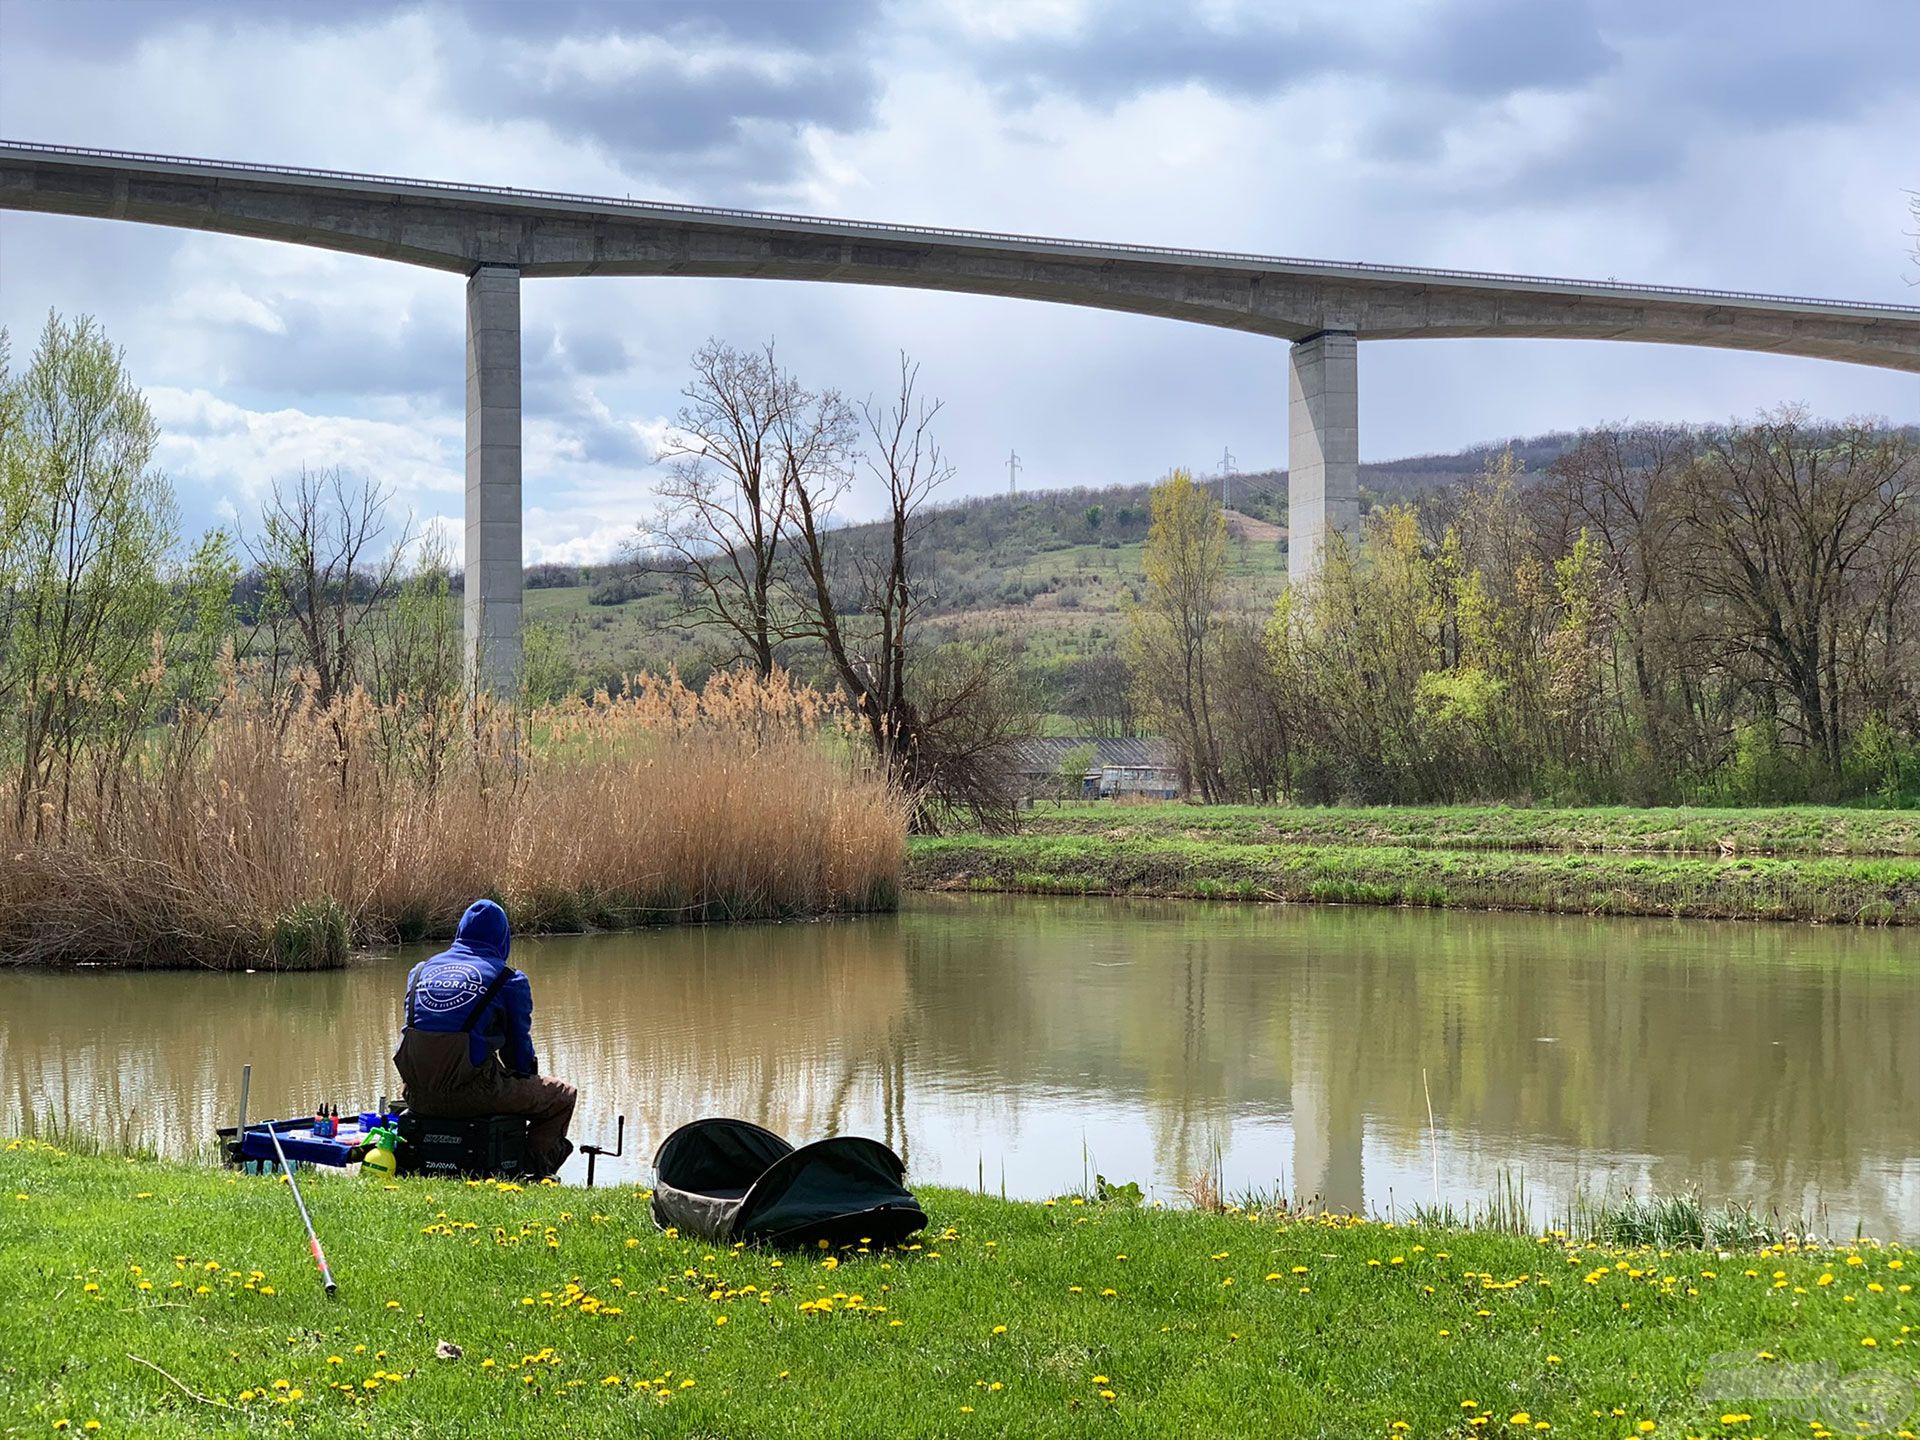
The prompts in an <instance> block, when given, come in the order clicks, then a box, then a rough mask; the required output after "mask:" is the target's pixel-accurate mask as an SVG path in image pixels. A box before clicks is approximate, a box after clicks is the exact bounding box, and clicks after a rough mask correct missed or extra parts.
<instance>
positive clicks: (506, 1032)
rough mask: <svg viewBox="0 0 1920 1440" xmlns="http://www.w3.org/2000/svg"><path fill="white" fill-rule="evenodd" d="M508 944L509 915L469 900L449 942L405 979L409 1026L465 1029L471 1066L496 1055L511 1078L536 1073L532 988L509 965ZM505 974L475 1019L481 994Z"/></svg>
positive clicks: (486, 903) (488, 903) (438, 1030)
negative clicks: (503, 979)
mask: <svg viewBox="0 0 1920 1440" xmlns="http://www.w3.org/2000/svg"><path fill="white" fill-rule="evenodd" d="M512 944H513V936H512V933H511V932H510V931H509V930H508V928H507V912H506V911H504V910H502V909H501V908H500V907H499V906H498V905H496V904H494V903H493V901H491V900H476V901H474V902H473V904H471V905H469V906H468V907H467V913H466V914H464V915H462V916H461V917H460V928H459V929H458V930H456V931H455V932H454V936H453V944H451V945H450V946H448V947H447V948H446V949H445V950H443V951H441V952H440V953H439V954H438V955H435V956H434V957H433V958H431V959H429V960H422V961H421V962H420V963H419V964H418V965H416V966H414V967H413V972H412V973H411V974H409V975H408V976H407V1028H408V1029H410V1030H424V1031H428V1032H430V1033H434V1034H442V1035H444V1034H459V1033H460V1032H461V1031H462V1030H466V1031H467V1032H468V1036H469V1038H468V1042H467V1058H468V1059H469V1060H471V1061H472V1062H473V1064H474V1066H475V1068H476V1069H477V1068H479V1067H481V1066H483V1065H485V1064H486V1063H487V1057H488V1056H490V1055H492V1054H493V1053H494V1052H495V1051H498V1052H499V1054H500V1060H501V1063H502V1064H504V1065H505V1066H506V1067H507V1070H508V1072H509V1073H510V1074H514V1075H536V1074H538V1073H539V1059H538V1057H536V1056H535V1054H534V1053H533V1033H532V1031H533V987H532V986H531V985H529V984H528V983H527V977H526V976H525V975H522V974H521V973H520V972H519V971H518V970H515V969H512V968H511V967H510V966H509V965H508V964H507V950H508V948H509V947H510V946H511V945H512ZM503 970H504V971H506V974H507V978H506V980H505V982H504V983H503V984H501V985H499V986H498V987H497V988H495V989H494V991H493V996H492V998H491V999H489V1000H488V1001H487V1003H486V1007H485V1009H483V1010H480V1011H479V1012H478V1013H477V1014H476V1013H475V1010H476V1007H477V1006H478V1005H479V1003H480V1000H481V997H482V996H484V995H486V994H487V989H488V987H489V986H491V985H492V984H493V981H494V979H495V977H496V976H498V975H499V974H500V972H501V971H503ZM470 1019H471V1021H472V1026H471V1028H470V1029H469V1026H468V1021H469V1020H470Z"/></svg>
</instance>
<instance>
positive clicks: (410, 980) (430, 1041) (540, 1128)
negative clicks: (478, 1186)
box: [393, 900, 576, 1176]
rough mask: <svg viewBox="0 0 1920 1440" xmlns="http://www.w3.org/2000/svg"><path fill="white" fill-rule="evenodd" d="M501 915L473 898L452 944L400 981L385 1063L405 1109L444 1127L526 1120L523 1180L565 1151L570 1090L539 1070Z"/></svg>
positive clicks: (526, 997) (526, 994) (526, 1003)
mask: <svg viewBox="0 0 1920 1440" xmlns="http://www.w3.org/2000/svg"><path fill="white" fill-rule="evenodd" d="M511 943H512V936H511V934H510V933H509V931H508V929H507V912H506V911H504V910H502V909H501V908H500V907H499V906H498V905H496V904H494V903H493V901H491V900H476V901H474V902H473V904H471V905H469V906H468V907H467V913H466V914H464V915H462V916H461V917H460V928H459V929H458V930H457V931H455V932H454V937H453V944H452V945H451V946H449V947H448V948H447V949H446V950H444V951H442V952H441V953H440V954H438V955H435V956H434V957H433V958H432V959H430V960H422V961H421V962H420V963H419V964H418V965H416V966H414V967H413V973H412V974H411V975H409V976H408V977H407V1028H406V1029H405V1031H403V1032H402V1033H401V1036H400V1048H399V1049H398V1050H396V1051H395V1052H394V1056H393V1065H394V1068H395V1069H396V1070H398V1071H399V1072H400V1079H401V1081H402V1083H403V1084H404V1086H405V1090H404V1094H405V1097H406V1102H407V1109H409V1110H411V1111H413V1112H414V1113H415V1114H418V1115H424V1116H429V1117H432V1118H435V1119H443V1120H467V1119H472V1118H474V1117H477V1116H481V1115H524V1116H526V1118H527V1120H528V1122H529V1123H528V1130H527V1149H526V1154H525V1156H524V1160H523V1166H524V1170H525V1173H526V1174H528V1175H530V1176H544V1175H551V1174H553V1173H554V1172H555V1171H556V1170H558V1169H559V1168H560V1165H561V1163H562V1162H563V1161H564V1160H565V1159H566V1158H567V1156H569V1155H571V1154H572V1153H573V1142H572V1141H570V1140H568V1139H567V1124H568V1122H569V1121H571V1120H572V1119H573V1105H574V1100H575V1098H576V1096H575V1092H574V1088H573V1086H571V1085H569V1084H567V1083H566V1082H565V1081H562V1080H550V1079H547V1078H545V1077H543V1076H542V1075H541V1074H540V1073H539V1062H538V1060H537V1059H536V1057H535V1055H534V1053H533V1036H532V1034H531V1027H532V1022H533V987H532V986H531V985H529V984H528V983H527V977H526V976H525V975H523V974H521V973H520V972H519V971H518V970H515V969H514V968H513V967H512V966H510V965H508V964H507V947H508V946H509V945H510V944H511Z"/></svg>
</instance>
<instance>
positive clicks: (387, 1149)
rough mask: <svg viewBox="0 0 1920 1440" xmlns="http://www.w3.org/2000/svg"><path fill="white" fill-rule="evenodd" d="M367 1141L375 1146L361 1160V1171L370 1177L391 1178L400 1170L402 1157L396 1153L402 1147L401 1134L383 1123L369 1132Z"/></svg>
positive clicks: (375, 1178)
mask: <svg viewBox="0 0 1920 1440" xmlns="http://www.w3.org/2000/svg"><path fill="white" fill-rule="evenodd" d="M367 1143H368V1144H369V1145H371V1146H372V1147H373V1148H372V1149H370V1150H368V1151H367V1153H366V1155H365V1157H364V1158H363V1159H362V1160H361V1161H360V1173H361V1174H362V1175H365V1176H367V1177H368V1178H369V1179H374V1180H391V1179H392V1178H393V1177H394V1176H395V1175H396V1174H398V1173H399V1170H400V1157H399V1156H397V1155H395V1154H394V1151H395V1150H397V1149H399V1147H400V1137H399V1135H398V1134H396V1133H395V1132H394V1131H393V1130H391V1129H389V1128H388V1127H387V1126H385V1125H382V1126H379V1127H378V1128H377V1129H374V1130H372V1131H370V1132H369V1133H368V1135H367Z"/></svg>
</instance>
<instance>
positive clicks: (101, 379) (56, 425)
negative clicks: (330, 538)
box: [0, 315, 177, 839]
mask: <svg viewBox="0 0 1920 1440" xmlns="http://www.w3.org/2000/svg"><path fill="white" fill-rule="evenodd" d="M0 389H4V390H5V391H7V392H8V395H7V399H6V400H5V402H4V404H0V411H4V416H3V417H0V436H3V437H4V438H0V589H4V591H5V592H6V595H7V600H6V602H5V604H6V606H7V610H8V615H7V618H6V620H5V621H4V622H0V642H3V643H4V649H3V650H0V701H4V702H5V715H6V726H7V733H6V736H5V742H4V743H5V744H6V746H7V749H8V751H9V759H10V761H11V764H12V768H13V771H14V776H15V793H14V817H13V818H14V824H15V827H16V829H17V831H18V832H19V833H21V834H23V835H26V834H30V835H32V836H33V837H34V838H36V839H40V838H44V837H45V836H47V835H48V834H49V833H50V832H51V833H55V834H57V835H59V836H61V837H64V836H65V835H66V833H67V828H68V821H69V816H70V814H71V810H72V803H73V800H74V793H75V787H76V784H77V783H84V781H85V780H86V778H87V777H86V775H85V773H84V771H85V769H86V764H87V762H88V761H89V760H90V759H93V758H96V750H97V747H99V746H101V745H102V744H103V743H104V744H106V745H107V746H109V747H110V749H115V750H117V751H118V752H119V753H120V754H122V755H124V753H125V751H126V749H127V746H128V745H129V744H130V743H131V740H132V737H133V735H134V734H135V733H136V732H137V731H138V729H139V728H140V727H141V726H142V725H143V724H144V723H145V722H146V721H147V719H148V718H149V716H150V715H151V713H152V710H153V707H154V706H155V704H156V703H157V702H158V699H159V697H160V695H161V693H162V685H163V682H164V680H165V660H166V640H167V635H168V633H169V630H170V628H171V624H170V622H171V619H172V616H171V613H170V612H171V610H172V606H173V599H174V597H173V595H172V593H171V592H170V589H169V586H168V585H167V583H166V582H165V579H164V578H163V575H162V568H163V566H164V565H165V564H166V562H167V557H168V554H169V552H170V551H171V550H172V548H173V544H174V541H175V538H176V535H177V522H176V518H175V509H174V502H173V492H172V488H171V487H170V486H169V484H168V482H167V480H166V477H165V476H164V475H162V474H161V473H160V472H159V471H158V470H156V469H154V468H153V455H154V450H155V447H156V445H157V444H158V441H159V435H160V431H159V426H158V425H157V424H155V422H154V419H153V415H152V412H151V411H150V410H149V409H148V406H147V403H146V400H145V398H144V397H143V396H142V395H141V394H140V391H139V390H138V389H137V388H136V387H135V386H134V384H133V381H132V379H131V377H130V376H129V375H128V374H127V371H126V366H125V363H124V357H123V356H122V353H121V352H120V351H119V350H118V349H116V348H115V347H114V346H113V345H112V344H110V343H109V342H108V340H107V338H106V336H105V334H104V333H103V332H102V331H101V329H100V327H99V325H97V324H96V323H95V322H94V321H93V320H91V319H89V318H86V317H82V318H80V319H78V320H74V321H67V320H63V319H61V318H60V317H59V316H58V315H49V316H48V317H47V324H46V328H45V329H44V330H43V331H42V332H41V337H40V343H39V345H38V347H37V348H36V349H35V351H34V355H33V359H32V360H31V362H30V363H29V364H28V367H27V369H26V372H25V373H24V374H23V375H22V376H21V377H20V378H19V380H18V381H17V382H14V381H12V380H11V379H10V378H4V379H0ZM93 778H94V784H95V785H96V786H100V785H103V784H104V783H105V777H104V773H103V772H102V771H100V770H98V769H96V770H95V773H94V777H93Z"/></svg>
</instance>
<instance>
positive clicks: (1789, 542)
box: [1688, 409, 1920, 776]
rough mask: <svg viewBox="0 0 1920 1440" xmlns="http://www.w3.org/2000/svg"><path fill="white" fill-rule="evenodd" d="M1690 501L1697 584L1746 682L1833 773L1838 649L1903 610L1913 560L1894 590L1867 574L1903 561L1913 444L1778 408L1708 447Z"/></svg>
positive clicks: (1917, 484) (1840, 669)
mask: <svg viewBox="0 0 1920 1440" xmlns="http://www.w3.org/2000/svg"><path fill="white" fill-rule="evenodd" d="M1688 498H1689V516H1688V518H1689V523H1690V525H1691V527H1692V528H1693V530H1694V533H1695V547H1694V553H1695V556H1696V563H1695V565H1694V566H1693V569H1692V577H1691V578H1692V579H1693V582H1694V584H1695V586H1696V587H1697V589H1698V591H1699V593H1700V594H1701V595H1703V596H1706V597H1709V598H1710V599H1711V600H1713V601H1715V602H1717V603H1719V604H1720V605H1721V606H1723V607H1724V611H1725V623H1726V625H1727V627H1728V635H1727V639H1728V640H1729V641H1730V642H1732V644H1734V645H1736V646H1738V647H1739V648H1740V649H1741V650H1742V651H1744V653H1745V655H1746V656H1747V663H1748V665H1749V666H1750V672H1749V683H1750V684H1752V685H1753V686H1754V687H1755V688H1756V689H1757V690H1759V691H1761V692H1763V693H1766V694H1769V695H1774V696H1778V697H1780V698H1783V699H1785V700H1786V701H1787V702H1788V704H1787V709H1786V711H1785V713H1784V717H1783V718H1784V719H1785V720H1786V723H1787V724H1788V726H1789V727H1790V729H1791V730H1792V731H1793V732H1795V733H1796V738H1797V739H1798V740H1799V741H1800V742H1801V743H1802V744H1804V745H1805V746H1806V747H1807V748H1808V749H1809V750H1810V751H1812V752H1813V754H1814V755H1815V756H1816V757H1817V758H1818V760H1819V762H1820V764H1821V765H1822V767H1823V768H1824V769H1825V770H1826V771H1827V773H1828V774H1829V775H1834V776H1837V775H1838V774H1839V773H1840V769H1841V765H1842V760H1843V754H1842V751H1843V747H1844V744H1845V741H1846V738H1847V735H1848V733H1849V731H1850V729H1851V725H1852V721H1853V719H1854V717H1853V716H1852V715H1850V714H1849V713H1848V710H1847V702H1848V700H1849V698H1850V696H1849V694H1848V687H1847V685H1846V684H1845V683H1844V681H1845V674H1846V672H1847V670H1848V669H1849V668H1850V667H1849V666H1848V665H1847V660H1848V651H1849V650H1850V649H1851V648H1852V647H1853V645H1854V644H1855V643H1856V637H1857V636H1858V635H1859V633H1860V631H1861V630H1862V629H1865V628H1871V627H1874V626H1875V623H1876V622H1877V621H1878V620H1879V618H1880V617H1881V616H1882V615H1883V614H1890V615H1892V616H1894V617H1896V619H1897V617H1899V616H1900V615H1901V614H1902V613H1903V610H1904V605H1903V602H1904V601H1905V600H1906V599H1907V597H1906V595H1905V593H1904V589H1903V588H1901V587H1902V586H1904V584H1905V583H1908V582H1910V580H1911V578H1912V575H1913V568H1912V565H1911V563H1903V564H1900V565H1898V566H1897V567H1896V574H1897V575H1898V577H1900V586H1896V592H1897V593H1896V592H1890V591H1888V589H1887V588H1886V586H1885V584H1884V583H1882V584H1875V583H1874V579H1875V577H1874V575H1873V571H1874V569H1875V568H1876V567H1875V563H1874V562H1875V561H1876V559H1878V558H1879V557H1880V554H1881V552H1882V551H1883V550H1888V549H1891V550H1892V551H1893V552H1895V553H1897V554H1899V555H1900V556H1901V557H1902V558H1903V559H1906V558H1907V557H1908V555H1909V552H1908V549H1907V546H1908V545H1909V544H1910V542H1909V541H1908V540H1907V538H1906V524H1907V521H1908V519H1909V518H1910V514H1911V510H1912V507H1913V506H1914V505H1916V504H1920V456H1917V455H1916V447H1915V446H1914V444H1913V442H1912V441H1911V440H1910V439H1907V438H1905V437H1903V436H1901V435H1900V434H1899V433H1898V432H1893V431H1888V430H1886V429H1883V428H1881V427H1878V426H1876V425H1873V424H1869V423H1865V422H1850V423H1848V424H1846V425H1844V426H1841V427H1839V428H1837V429H1834V430H1824V429H1818V428H1815V427H1812V426H1809V425H1807V424H1806V421H1805V417H1804V416H1803V415H1802V414H1801V413H1800V412H1799V411H1797V410H1794V409H1785V410H1781V411H1778V412H1776V413H1774V414H1772V415H1770V416H1763V417H1762V418H1761V420H1760V421H1759V423H1757V424H1754V425H1751V426H1742V427H1740V428H1738V429H1736V430H1733V431H1731V432H1729V433H1727V434H1725V435H1717V436H1709V437H1708V438H1707V440H1706V442H1705V444H1704V446H1703V453H1702V456H1701V459H1700V462H1699V464H1698V466H1697V467H1696V471H1695V477H1694V483H1693V484H1692V485H1691V486H1690V489H1689V497H1688Z"/></svg>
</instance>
